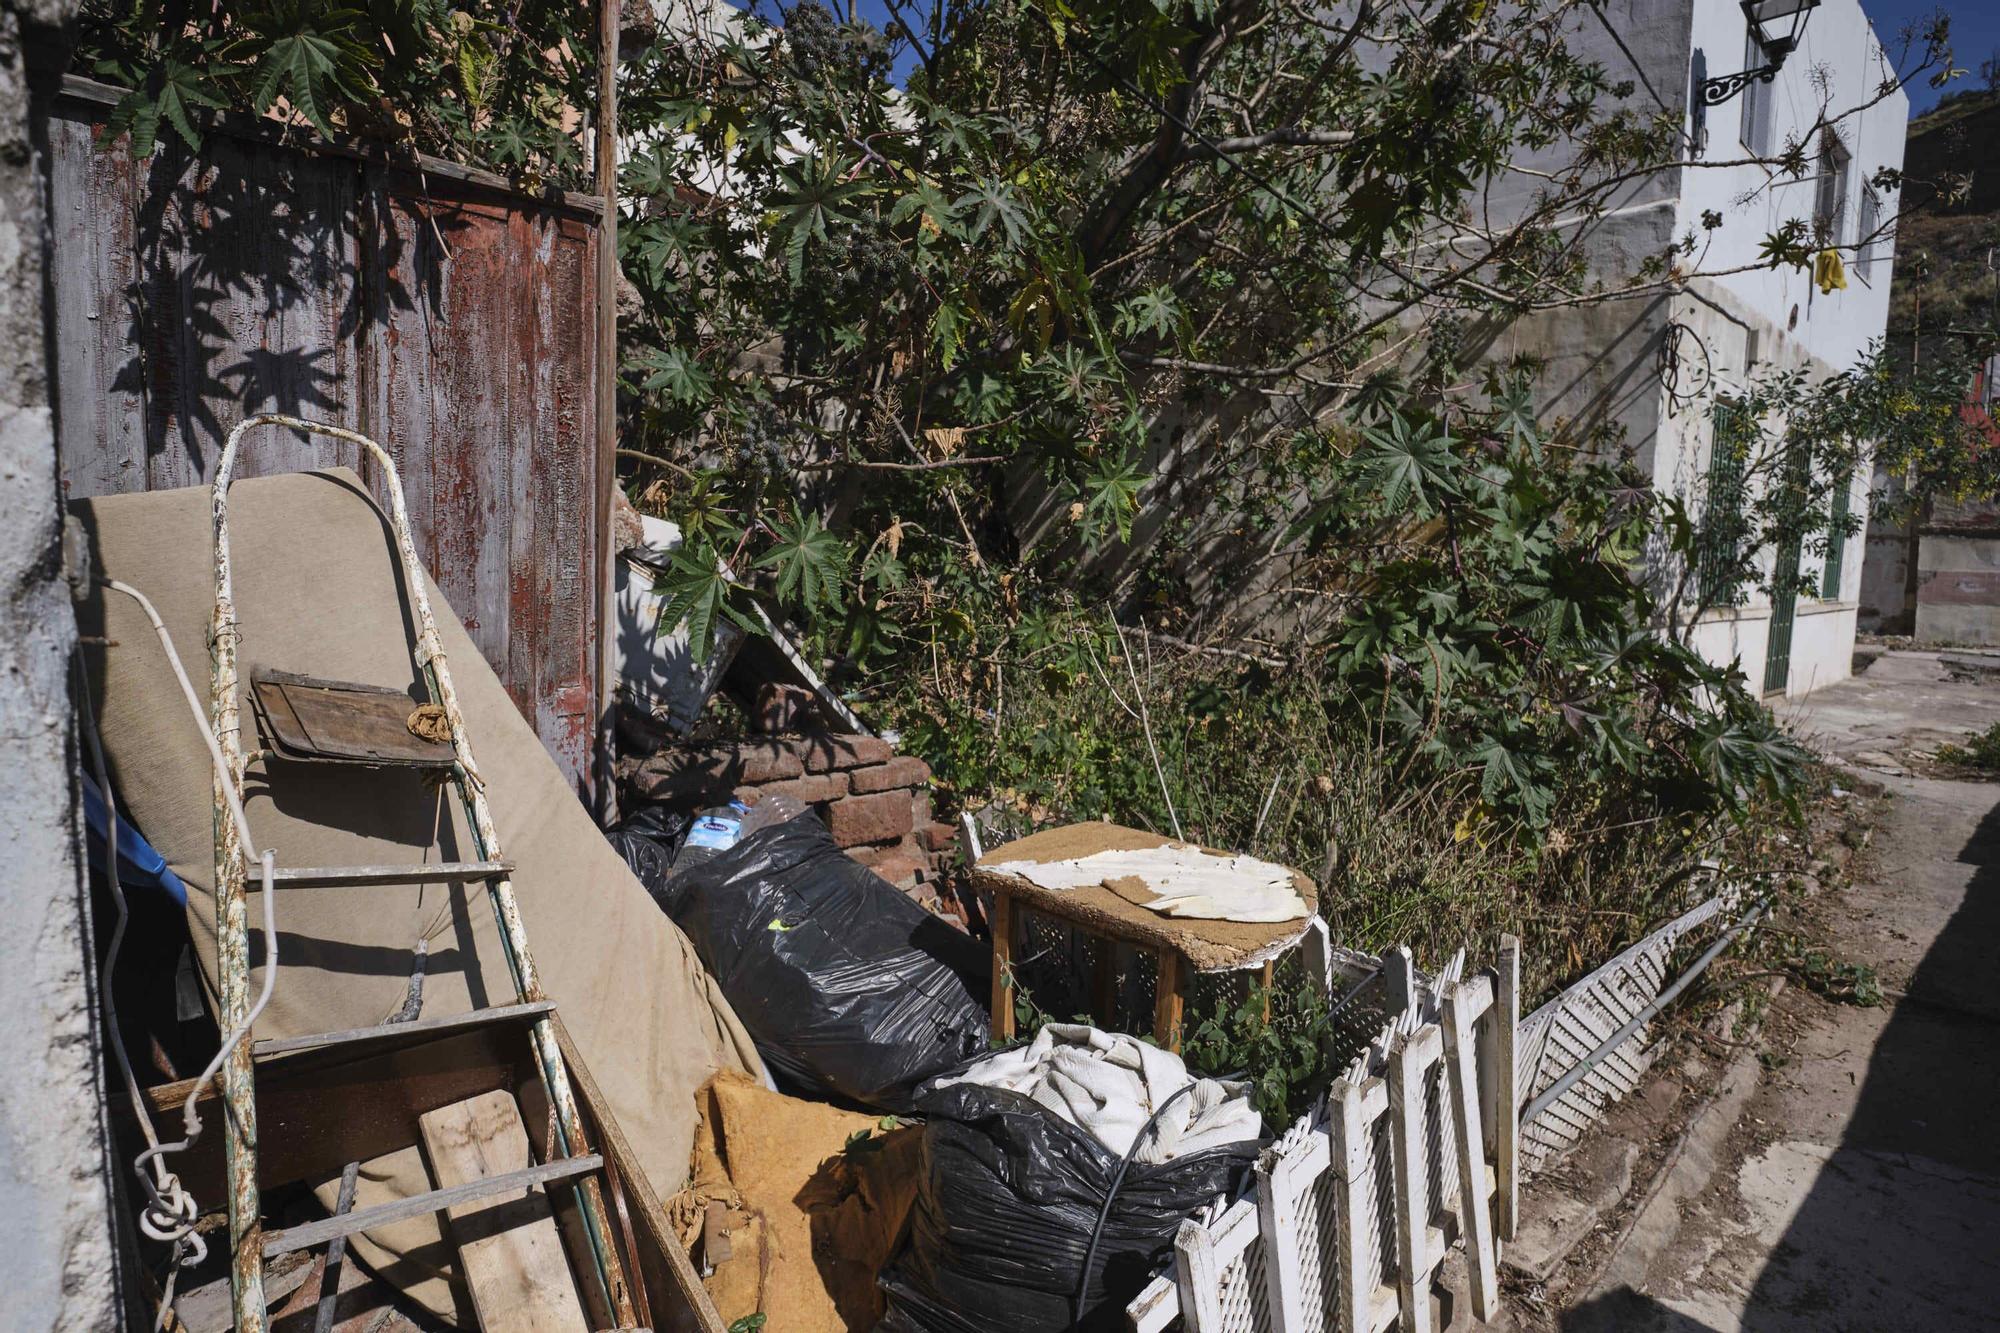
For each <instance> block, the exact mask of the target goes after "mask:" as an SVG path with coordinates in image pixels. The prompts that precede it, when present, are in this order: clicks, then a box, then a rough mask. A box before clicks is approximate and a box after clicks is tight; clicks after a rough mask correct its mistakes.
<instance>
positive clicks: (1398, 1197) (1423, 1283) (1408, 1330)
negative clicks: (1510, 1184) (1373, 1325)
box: [1389, 1028, 1436, 1333]
mask: <svg viewBox="0 0 2000 1333" xmlns="http://www.w3.org/2000/svg"><path fill="white" fill-rule="evenodd" d="M1435 1031H1436V1029H1435V1028H1425V1029H1423V1032H1422V1033H1419V1034H1415V1035H1411V1036H1407V1037H1403V1038H1401V1039H1400V1040H1398V1041H1397V1043H1396V1047H1395V1050H1394V1051H1393V1052H1391V1054H1390V1057H1389V1141H1390V1143H1391V1145H1392V1148H1393V1151H1394V1159H1395V1172H1396V1182H1395V1201H1396V1297H1397V1301H1398V1302H1399V1304H1400V1305H1401V1306H1402V1321H1401V1322H1402V1328H1403V1333H1430V1328H1431V1293H1430V1271H1431V1266H1430V1255H1429V1252H1428V1250H1429V1247H1428V1241H1429V1239H1430V1235H1429V1233H1430V1225H1429V1223H1430V1219H1429V1218H1428V1217H1426V1216H1425V1215H1424V1214H1425V1213H1427V1212H1428V1211H1429V1207H1428V1204H1429V1199H1430V1189H1429V1183H1428V1182H1427V1181H1426V1180H1425V1178H1424V1177H1425V1175H1426V1174H1427V1172H1426V1162H1425V1158H1424V1141H1423V1137H1422V1135H1423V1132H1424V1074H1425V1072H1426V1069H1427V1068H1428V1062H1427V1061H1426V1060H1425V1059H1424V1058H1423V1055H1424V1052H1423V1050H1422V1049H1421V1048H1422V1046H1423V1044H1424V1043H1423V1035H1424V1034H1425V1033H1430V1032H1435Z"/></svg>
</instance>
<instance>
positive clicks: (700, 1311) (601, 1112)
mask: <svg viewBox="0 0 2000 1333" xmlns="http://www.w3.org/2000/svg"><path fill="white" fill-rule="evenodd" d="M552 1021H553V1023H554V1025H555V1030H556V1042H557V1044H558V1045H559V1046H560V1047H561V1049H562V1053H563V1063H564V1064H565V1065H567V1066H568V1067H569V1081H570V1086H571V1087H572V1088H573V1089H575V1091H576V1097H577V1101H578V1102H579V1103H581V1104H582V1106H583V1110H584V1113H585V1115H586V1116H587V1117H588V1118H589V1120H590V1125H589V1129H590V1133H591V1141H592V1142H593V1143H595V1144H597V1146H598V1148H599V1149H600V1150H601V1151H602V1152H603V1153H604V1155H605V1156H606V1157H607V1158H609V1159H610V1160H611V1164H612V1166H613V1167H614V1168H615V1169H616V1170H617V1172H618V1179H619V1181H620V1183H621V1184H623V1186H624V1187H625V1192H626V1194H627V1195H628V1196H629V1199H630V1202H631V1204H632V1213H633V1217H632V1221H633V1224H634V1226H635V1228H636V1230H637V1231H638V1234H639V1240H640V1243H641V1252H640V1255H639V1268H638V1272H639V1274H640V1276H641V1277H642V1278H643V1279H644V1280H646V1281H647V1282H648V1283H649V1284H650V1290H649V1292H648V1302H649V1304H651V1306H652V1314H653V1319H654V1325H653V1326H654V1329H655V1330H656V1333H724V1330H723V1326H722V1316H721V1315H720V1314H718V1313H717V1312H716V1309H715V1302H714V1301H713V1300H711V1299H710V1298H709V1295H708V1290H707V1288H705V1287H703V1286H702V1284H701V1275H700V1274H699V1273H697V1272H695V1268H694V1261H693V1260H691V1259H689V1258H688V1253H687V1250H686V1249H684V1248H683V1247H682V1245H681V1240H680V1236H679V1235H678V1234H677V1233H676V1232H675V1231H674V1230H673V1228H672V1227H670V1226H669V1225H668V1224H667V1210H666V1206H665V1205H664V1204H662V1203H661V1202H660V1196H659V1195H658V1194H657V1193H656V1192H655V1191H654V1189H653V1184H652V1181H651V1180H649V1179H648V1178H647V1176H646V1172H645V1169H644V1168H643V1167H642V1166H640V1164H639V1158H638V1154H636V1153H635V1152H633V1150H632V1145H631V1143H630V1142H629V1141H628V1140H627V1139H626V1137H625V1131H624V1130H623V1129H622V1128H620V1127H619V1124H618V1121H617V1120H616V1119H614V1118H613V1117H612V1115H611V1114H610V1103H609V1102H608V1101H607V1100H605V1096H604V1091H603V1089H601V1088H599V1087H598V1086H597V1079H596V1077H595V1076H593V1075H592V1074H591V1072H590V1066H589V1065H587V1064H585V1063H584V1060H583V1057H582V1056H581V1055H580V1054H578V1052H577V1049H576V1044H575V1043H574V1042H572V1041H571V1040H570V1038H569V1033H568V1031H566V1030H565V1029H564V1027H563V1024H562V1018H561V1016H560V1015H558V1016H557V1017H556V1018H555V1019H553V1020H552Z"/></svg>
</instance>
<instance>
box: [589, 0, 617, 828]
mask: <svg viewBox="0 0 2000 1333" xmlns="http://www.w3.org/2000/svg"><path fill="white" fill-rule="evenodd" d="M620 8H621V6H620V4H619V0H597V124H596V125H595V126H594V127H593V128H594V129H595V132H596V140H597V142H596V149H597V161H596V170H597V180H596V185H597V196H598V198H599V200H600V201H601V202H602V205H603V210H604V211H603V212H602V213H601V214H600V215H599V217H598V222H597V308H596V310H595V311H593V312H592V313H593V314H594V315H595V316H596V324H597V345H596V353H597V355H596V363H597V364H596V375H595V376H594V378H595V381H596V385H595V387H596V395H595V411H594V413H593V416H594V417H595V425H596V427H597V430H596V437H595V438H594V439H593V440H592V445H593V447H594V448H595V449H596V451H597V469H596V477H595V480H596V483H597V484H596V487H595V494H594V495H593V496H592V497H591V500H592V505H591V507H592V510H593V513H594V515H595V517H596V521H597V526H596V532H597V552H596V554H597V587H596V589H595V590H594V592H595V595H596V598H597V662H596V669H595V671H594V672H593V673H592V674H593V676H594V677H595V682H596V686H597V690H596V694H597V718H596V736H595V738H594V740H595V743H594V744H593V745H592V746H591V752H592V756H593V757H594V758H595V760H596V764H595V765H594V768H595V772H594V773H593V775H592V777H593V781H592V783H591V785H592V787H593V788H595V791H594V793H593V795H594V797H595V800H594V801H593V802H592V804H593V807H594V808H595V809H596V810H597V812H598V814H599V815H600V816H603V817H611V816H615V815H616V813H617V806H618V799H617V784H616V782H615V780H614V778H613V772H612V764H613V762H614V761H615V760H616V758H617V754H616V750H615V746H616V732H617V728H616V726H615V725H614V719H615V718H616V716H617V709H616V707H615V706H614V704H613V695H614V693H615V692H616V686H617V681H618V600H617V582H616V580H617V572H618V571H617V565H618V542H617V538H616V536H615V535H614V534H613V533H612V531H611V527H612V524H611V514H612V496H611V492H612V491H613V490H614V489H615V488H616V487H617V485H618V16H619V11H620Z"/></svg>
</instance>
